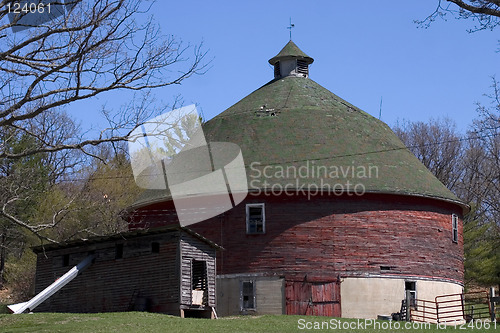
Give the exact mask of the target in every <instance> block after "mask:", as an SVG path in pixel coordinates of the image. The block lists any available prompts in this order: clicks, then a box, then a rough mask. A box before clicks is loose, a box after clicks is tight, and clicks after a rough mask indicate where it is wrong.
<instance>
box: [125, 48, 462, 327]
mask: <svg viewBox="0 0 500 333" xmlns="http://www.w3.org/2000/svg"><path fill="white" fill-rule="evenodd" d="M313 61H314V60H313V58H311V57H309V56H307V55H306V54H305V53H304V52H302V51H301V50H300V49H299V48H298V47H297V46H296V45H295V44H294V43H293V42H292V41H290V42H288V43H287V44H286V45H285V47H284V48H283V49H282V50H281V51H280V52H279V53H278V54H277V55H276V56H275V57H273V58H271V59H270V60H269V63H270V64H271V65H273V66H274V79H272V80H271V81H269V82H268V83H266V84H265V85H263V86H262V87H260V88H259V89H257V90H255V91H254V92H252V93H251V94H250V95H248V96H246V97H245V98H243V99H242V100H240V101H239V102H237V103H236V104H234V105H233V106H231V107H230V108H229V109H227V110H226V111H224V112H222V113H221V114H219V115H218V116H216V117H214V118H213V119H211V120H209V121H208V122H206V123H205V124H204V125H203V131H204V133H205V137H206V140H207V142H216V141H218V142H221V141H222V142H232V143H235V144H237V145H238V146H239V147H240V148H241V152H242V155H243V158H244V162H245V168H246V175H247V181H248V189H249V192H248V195H247V196H246V198H245V199H244V200H243V201H242V202H241V203H239V204H237V205H236V206H234V207H233V208H232V209H231V210H228V211H226V212H224V213H222V214H220V215H218V216H216V217H213V218H210V219H208V220H205V221H203V222H200V223H197V224H193V225H190V226H189V228H191V229H193V230H194V231H196V232H198V233H199V234H201V235H203V236H204V237H206V238H208V239H210V240H211V241H213V242H215V243H217V244H219V245H220V246H221V247H223V248H224V250H223V251H219V253H218V254H217V311H218V314H219V315H234V314H245V313H248V314H252V313H255V314H295V315H325V316H338V317H340V316H342V317H355V318H356V317H357V318H374V317H375V318H376V317H377V315H379V314H391V313H394V312H398V311H399V310H400V307H401V301H402V300H403V299H404V298H405V295H407V292H408V291H409V293H408V294H410V296H411V298H417V299H424V300H433V299H434V298H435V297H436V296H437V295H443V294H454V293H460V292H462V290H463V280H464V267H463V237H462V217H463V214H464V212H466V210H467V209H468V207H467V206H466V205H465V204H464V203H463V202H461V201H460V200H459V199H458V198H457V197H456V196H455V195H453V194H452V193H451V192H450V191H449V190H448V189H447V188H446V187H445V186H444V185H443V184H442V183H440V181H439V180H438V179H437V178H436V177H434V175H433V174H432V173H431V172H430V171H429V170H427V169H426V168H425V166H424V165H423V164H422V163H420V161H419V160H418V159H417V158H416V157H415V156H414V155H413V154H412V153H411V152H410V151H409V150H408V149H407V148H406V147H405V146H404V144H403V143H402V142H401V141H400V140H399V139H398V137H397V136H396V135H395V134H394V133H393V132H392V131H391V129H390V128H389V127H388V126H387V125H386V124H385V123H384V122H382V121H380V120H378V119H376V118H374V117H372V116H371V115H369V114H367V113H366V112H364V111H362V110H360V109H358V108H357V107H355V106H354V105H352V104H350V103H349V102H346V101H345V100H343V99H342V98H340V97H338V96H336V95H335V94H333V93H332V92H330V91H328V90H327V89H325V88H323V87H322V86H320V85H319V84H317V83H316V82H314V81H312V80H311V79H310V78H309V66H310V64H312V63H313ZM129 213H130V215H129V221H130V229H137V228H154V227H157V226H161V225H165V224H170V223H177V218H176V213H175V207H174V202H173V200H172V198H171V196H170V194H169V191H168V190H167V191H160V190H150V191H147V192H145V193H144V194H143V196H142V197H141V198H139V200H138V201H137V202H136V203H135V204H134V205H133V206H132V207H131V208H130V209H129Z"/></svg>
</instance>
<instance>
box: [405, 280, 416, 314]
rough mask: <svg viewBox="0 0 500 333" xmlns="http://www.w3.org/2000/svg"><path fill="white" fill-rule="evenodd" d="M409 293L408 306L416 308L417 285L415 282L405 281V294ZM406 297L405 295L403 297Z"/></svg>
mask: <svg viewBox="0 0 500 333" xmlns="http://www.w3.org/2000/svg"><path fill="white" fill-rule="evenodd" d="M407 292H409V293H410V306H411V307H412V308H414V309H416V308H417V283H416V282H415V281H405V294H406V293H407ZM405 297H406V295H405Z"/></svg>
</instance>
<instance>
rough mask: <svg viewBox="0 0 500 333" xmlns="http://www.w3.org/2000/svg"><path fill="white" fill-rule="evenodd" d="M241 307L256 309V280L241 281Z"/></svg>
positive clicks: (243, 309)
mask: <svg viewBox="0 0 500 333" xmlns="http://www.w3.org/2000/svg"><path fill="white" fill-rule="evenodd" d="M240 308H241V311H245V310H255V281H254V280H245V281H240Z"/></svg>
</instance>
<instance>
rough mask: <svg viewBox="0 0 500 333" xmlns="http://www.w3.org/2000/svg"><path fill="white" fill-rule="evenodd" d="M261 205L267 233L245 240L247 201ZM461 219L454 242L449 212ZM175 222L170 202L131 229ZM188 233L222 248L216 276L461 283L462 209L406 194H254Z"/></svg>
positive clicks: (140, 214)
mask: <svg viewBox="0 0 500 333" xmlns="http://www.w3.org/2000/svg"><path fill="white" fill-rule="evenodd" d="M247 203H265V204H266V206H265V210H266V211H265V214H266V234H264V235H247V234H246V217H245V204H247ZM453 213H454V214H457V215H458V216H459V230H458V234H459V237H458V243H454V242H452V223H451V214H453ZM162 214H166V216H168V217H169V218H168V221H170V220H172V221H174V220H175V211H173V204H172V202H164V203H159V204H155V205H151V206H149V207H144V208H143V209H141V210H138V211H136V212H135V213H134V216H133V219H132V220H133V223H132V224H131V228H135V227H138V226H140V225H141V223H142V224H150V225H160V224H161V222H160V220H161V219H160V217H161V216H162ZM190 228H192V229H193V230H195V231H197V232H198V233H200V234H201V235H203V236H205V237H207V238H209V239H211V240H212V241H214V242H215V243H217V244H219V245H221V246H222V247H224V248H225V251H221V252H219V254H218V258H217V265H218V274H240V273H267V274H284V275H289V276H295V277H296V278H300V277H304V276H305V275H306V274H308V276H309V277H314V276H316V277H318V278H322V277H332V276H337V275H340V276H341V277H349V276H360V277H361V276H369V275H381V276H384V275H385V276H387V275H397V276H423V277H427V278H434V279H438V280H439V279H442V280H446V281H456V282H459V283H460V282H463V277H464V275H463V274H464V269H463V237H462V209H461V208H460V206H458V205H456V204H452V203H446V202H443V201H440V200H434V199H430V198H420V197H412V196H403V195H383V194H365V195H363V196H355V195H354V196H327V195H317V196H313V197H311V198H307V196H300V195H293V196H284V195H283V196H265V195H261V196H253V195H249V196H248V197H247V198H246V199H245V201H244V202H242V203H241V204H239V205H238V206H237V207H235V208H233V209H232V210H230V211H228V212H225V213H223V214H221V215H219V216H217V217H215V218H212V219H210V220H207V221H204V222H201V223H197V224H194V225H191V226H190Z"/></svg>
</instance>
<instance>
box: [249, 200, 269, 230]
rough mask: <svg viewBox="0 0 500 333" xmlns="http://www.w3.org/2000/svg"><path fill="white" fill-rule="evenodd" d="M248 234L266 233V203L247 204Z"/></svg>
mask: <svg viewBox="0 0 500 333" xmlns="http://www.w3.org/2000/svg"><path fill="white" fill-rule="evenodd" d="M246 215H247V234H265V233H266V213H265V209H264V204H263V203H259V204H247V207H246Z"/></svg>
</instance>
